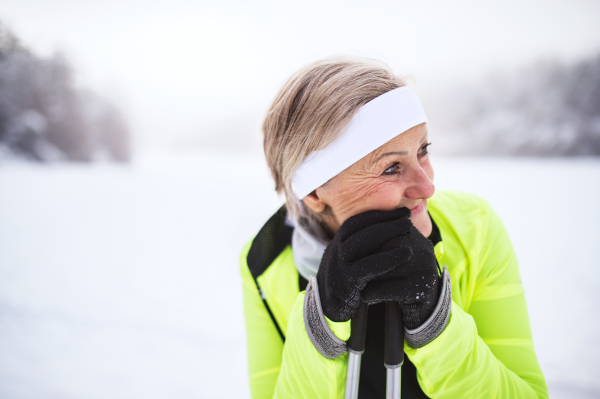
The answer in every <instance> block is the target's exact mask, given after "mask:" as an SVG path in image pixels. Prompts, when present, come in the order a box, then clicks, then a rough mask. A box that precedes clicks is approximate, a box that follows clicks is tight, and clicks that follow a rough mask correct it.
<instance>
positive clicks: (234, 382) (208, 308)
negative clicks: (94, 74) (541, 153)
mask: <svg viewBox="0 0 600 399" xmlns="http://www.w3.org/2000/svg"><path fill="white" fill-rule="evenodd" d="M433 160H434V167H435V170H436V183H437V187H438V189H440V188H451V189H459V190H465V191H470V192H473V193H476V194H478V195H480V196H481V197H484V198H486V199H488V200H489V201H490V202H491V204H492V205H493V207H494V208H495V210H496V211H497V213H498V214H499V215H500V216H501V218H502V219H503V221H504V223H505V225H506V227H507V229H508V231H509V233H510V235H511V237H512V239H513V242H514V245H515V248H516V251H517V254H518V256H519V260H520V264H521V274H522V278H523V282H524V285H525V287H526V289H527V293H526V295H527V300H528V306H529V311H530V317H531V323H532V328H533V334H534V339H535V344H536V351H537V354H538V358H539V361H540V363H541V366H542V369H543V371H544V373H545V375H546V378H547V381H548V384H549V387H550V393H551V397H554V398H592V397H600V379H599V378H598V376H600V360H599V359H600V339H599V338H598V337H599V334H598V332H599V331H600V319H599V317H598V315H599V312H598V306H599V304H600V260H599V256H598V254H599V252H598V240H599V239H600V201H599V198H600V161H592V160H583V161H564V160H514V159H503V160H477V159H475V160H474V159H470V160H465V159H435V158H434V159H433ZM0 193H1V195H0V397H1V398H6V399H17V398H36V399H37V398H77V399H88V398H90V399H92V398H110V399H119V398H142V397H143V398H148V399H151V398H244V397H249V393H248V389H247V376H246V364H245V363H246V355H245V334H244V325H243V315H242V299H241V286H240V282H239V278H238V257H239V251H240V248H241V247H242V245H243V244H244V243H245V242H246V241H247V240H249V239H250V238H251V237H252V236H253V235H254V234H255V233H256V232H257V231H258V229H259V228H260V227H261V225H262V224H263V223H264V221H266V219H267V218H268V217H269V216H270V214H271V213H272V212H273V211H275V210H276V209H277V207H278V206H279V204H280V203H281V200H280V199H278V198H277V196H276V195H275V194H274V193H273V191H272V183H271V181H270V177H269V174H268V172H267V170H266V166H265V165H264V161H263V160H262V159H260V158H259V157H253V156H249V155H244V154H236V153H227V154H225V153H224V154H212V155H209V154H195V155H194V154H189V155H185V156H184V155H179V156H177V157H176V158H173V157H167V156H158V155H153V156H146V157H144V158H142V159H141V160H139V161H138V162H137V163H135V164H134V165H132V166H129V167H117V166H107V165H95V166H73V165H54V166H44V167H41V166H32V165H3V166H2V167H1V168H0Z"/></svg>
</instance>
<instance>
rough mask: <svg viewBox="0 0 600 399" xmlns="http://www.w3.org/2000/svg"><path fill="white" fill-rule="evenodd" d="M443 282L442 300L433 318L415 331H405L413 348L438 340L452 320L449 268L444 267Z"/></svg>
mask: <svg viewBox="0 0 600 399" xmlns="http://www.w3.org/2000/svg"><path fill="white" fill-rule="evenodd" d="M442 281H443V283H442V284H443V285H442V292H441V293H440V299H438V303H437V305H436V306H435V309H434V310H433V313H432V314H431V316H429V318H428V319H427V320H426V321H425V323H423V324H421V325H420V326H419V327H417V328H415V329H414V330H408V329H406V328H405V329H404V339H405V340H406V343H407V344H408V346H410V347H411V348H415V349H416V348H421V347H423V346H425V345H427V344H428V343H430V342H431V341H433V340H434V339H436V338H437V337H438V335H440V334H441V333H442V331H444V329H445V328H446V325H447V324H448V320H450V308H451V305H452V293H451V290H450V273H448V267H447V266H444V272H443V273H442Z"/></svg>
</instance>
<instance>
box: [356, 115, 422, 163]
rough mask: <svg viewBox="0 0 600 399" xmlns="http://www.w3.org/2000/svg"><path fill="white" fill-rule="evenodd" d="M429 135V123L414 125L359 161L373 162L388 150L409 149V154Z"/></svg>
mask: <svg viewBox="0 0 600 399" xmlns="http://www.w3.org/2000/svg"><path fill="white" fill-rule="evenodd" d="M426 136H427V124H426V123H423V124H421V125H417V126H414V127H412V128H410V129H408V130H407V131H405V132H403V133H402V134H399V135H398V136H396V137H394V138H393V139H391V140H390V141H388V142H387V143H385V144H384V145H382V146H381V147H379V148H377V149H376V150H375V151H373V152H371V153H370V154H368V155H367V156H366V157H364V158H363V159H361V160H360V161H359V162H357V163H363V162H366V163H368V164H371V163H373V161H375V160H376V159H377V158H379V157H380V156H381V155H382V154H385V153H386V152H394V151H407V152H408V153H409V154H410V153H411V152H413V151H415V146H418V145H419V144H421V141H422V140H423V139H424V138H425V137H426Z"/></svg>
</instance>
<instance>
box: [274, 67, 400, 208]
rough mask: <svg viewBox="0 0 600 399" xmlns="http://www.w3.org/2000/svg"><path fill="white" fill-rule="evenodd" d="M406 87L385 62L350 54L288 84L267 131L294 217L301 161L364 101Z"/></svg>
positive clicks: (278, 184) (280, 187)
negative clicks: (296, 175) (295, 184)
mask: <svg viewBox="0 0 600 399" xmlns="http://www.w3.org/2000/svg"><path fill="white" fill-rule="evenodd" d="M405 85H406V83H405V81H404V79H401V78H399V77H397V76H396V75H394V72H393V71H392V70H391V68H390V67H389V66H388V65H387V64H385V63H384V62H382V61H378V60H375V59H371V58H364V57H349V56H337V57H331V58H326V59H323V60H320V61H317V62H314V63H312V64H309V65H307V66H305V67H304V68H302V69H300V70H299V71H298V72H296V73H295V74H294V75H293V76H292V77H291V78H290V79H289V80H288V81H287V82H286V83H285V84H284V85H283V87H282V88H281V89H280V90H279V93H277V95H276V96H275V99H274V101H273V104H272V105H271V107H270V108H269V111H268V112H267V115H266V117H265V120H264V122H263V125H262V131H263V135H264V141H263V145H264V151H265V157H266V160H267V165H268V166H269V169H270V170H271V174H272V176H273V180H274V181H275V190H276V191H277V193H279V194H281V193H284V194H285V198H286V207H287V210H288V214H290V215H291V216H292V217H293V218H294V219H297V218H298V217H299V214H300V208H299V206H298V199H297V198H296V195H295V194H294V192H293V191H292V186H291V179H292V175H293V174H294V172H295V171H296V169H298V167H299V166H300V164H301V163H302V161H303V160H304V159H305V158H306V157H307V156H308V155H309V154H310V153H311V152H313V151H318V150H322V149H323V148H325V147H327V146H328V145H329V144H331V143H332V142H333V141H334V140H335V139H336V138H337V137H338V135H339V134H340V133H341V132H342V131H343V130H344V128H345V127H346V126H348V125H349V123H350V121H351V120H352V117H353V116H354V114H355V113H356V112H357V111H358V110H359V108H360V107H362V106H363V105H364V104H366V103H367V102H369V101H371V100H372V99H374V98H375V97H378V96H380V95H382V94H384V93H387V92H388V91H390V90H393V89H396V88H398V87H402V86H405ZM310 212H311V213H313V214H312V215H308V216H311V217H313V218H315V219H317V220H321V218H320V216H319V215H317V214H315V213H314V212H312V211H310Z"/></svg>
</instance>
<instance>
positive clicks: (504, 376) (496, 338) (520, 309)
mask: <svg viewBox="0 0 600 399" xmlns="http://www.w3.org/2000/svg"><path fill="white" fill-rule="evenodd" d="M480 225H481V233H480V239H479V243H480V248H481V250H480V251H479V259H478V262H477V263H478V265H479V268H478V270H476V273H477V278H476V284H475V290H474V293H473V300H472V302H471V304H470V307H469V309H468V312H466V311H464V310H463V309H461V308H460V307H459V306H458V305H457V304H456V303H454V302H453V303H452V311H451V315H450V321H449V322H448V325H447V326H446V329H445V330H444V332H442V334H440V336H438V337H437V338H436V339H435V340H434V341H432V342H431V343H429V344H428V345H425V346H424V347H422V348H419V349H412V348H410V347H409V346H407V345H405V350H406V353H407V355H408V356H409V358H410V359H411V361H412V362H413V363H414V364H415V366H416V368H417V370H418V372H417V373H418V374H417V377H418V379H419V384H420V385H421V388H422V389H423V391H424V392H425V393H426V394H427V395H428V396H430V397H432V398H457V397H482V398H483V397H486V398H487V397H489V398H511V399H513V398H547V397H548V389H547V387H546V383H545V380H544V376H543V374H542V371H541V369H540V366H539V364H538V361H537V358H536V355H535V351H534V348H533V341H532V336H531V329H530V326H529V317H528V314H527V306H526V302H525V296H524V293H523V287H522V285H521V281H520V276H519V269H518V263H517V259H516V256H515V254H514V250H513V247H512V244H511V242H510V239H509V237H508V234H507V232H506V230H505V228H504V226H503V224H502V222H501V221H500V219H499V218H498V216H496V214H495V213H494V212H493V211H492V209H491V207H490V206H489V204H487V202H483V205H482V208H481V224H480ZM476 261H477V260H476Z"/></svg>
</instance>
